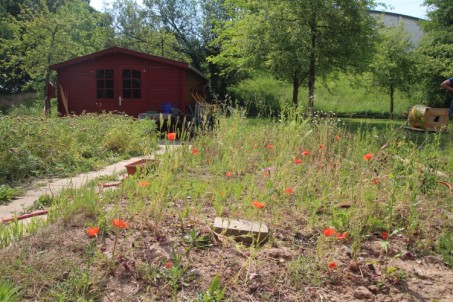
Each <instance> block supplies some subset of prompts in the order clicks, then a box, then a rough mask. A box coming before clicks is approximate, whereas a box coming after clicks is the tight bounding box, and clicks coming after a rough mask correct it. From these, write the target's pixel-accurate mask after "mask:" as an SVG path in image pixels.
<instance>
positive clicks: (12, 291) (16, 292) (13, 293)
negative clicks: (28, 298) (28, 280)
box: [0, 281, 21, 302]
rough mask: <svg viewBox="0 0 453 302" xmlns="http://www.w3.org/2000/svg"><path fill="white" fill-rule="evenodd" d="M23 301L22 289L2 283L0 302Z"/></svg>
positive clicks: (0, 282)
mask: <svg viewBox="0 0 453 302" xmlns="http://www.w3.org/2000/svg"><path fill="white" fill-rule="evenodd" d="M20 300H21V288H20V287H18V286H14V285H13V284H11V283H9V282H6V281H0V302H16V301H20Z"/></svg>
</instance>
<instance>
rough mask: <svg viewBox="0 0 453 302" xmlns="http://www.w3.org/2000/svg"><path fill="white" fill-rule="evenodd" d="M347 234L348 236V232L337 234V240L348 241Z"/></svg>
mask: <svg viewBox="0 0 453 302" xmlns="http://www.w3.org/2000/svg"><path fill="white" fill-rule="evenodd" d="M347 234H348V232H343V233H342V234H338V233H336V234H335V238H337V239H346V235H347Z"/></svg>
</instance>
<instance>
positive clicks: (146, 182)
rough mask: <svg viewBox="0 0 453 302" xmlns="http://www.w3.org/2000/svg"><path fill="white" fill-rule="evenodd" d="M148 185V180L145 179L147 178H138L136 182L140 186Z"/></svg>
mask: <svg viewBox="0 0 453 302" xmlns="http://www.w3.org/2000/svg"><path fill="white" fill-rule="evenodd" d="M149 185H150V182H149V181H147V180H140V181H139V182H138V186H139V187H142V188H144V187H147V186H149Z"/></svg>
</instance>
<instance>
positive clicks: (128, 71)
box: [123, 69, 131, 79]
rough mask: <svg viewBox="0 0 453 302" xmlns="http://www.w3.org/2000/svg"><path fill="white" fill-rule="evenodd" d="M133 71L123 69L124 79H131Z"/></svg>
mask: <svg viewBox="0 0 453 302" xmlns="http://www.w3.org/2000/svg"><path fill="white" fill-rule="evenodd" d="M130 78H131V71H130V70H129V69H123V79H130Z"/></svg>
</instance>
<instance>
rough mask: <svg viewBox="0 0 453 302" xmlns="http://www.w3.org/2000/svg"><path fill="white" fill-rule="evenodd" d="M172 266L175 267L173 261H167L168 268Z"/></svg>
mask: <svg viewBox="0 0 453 302" xmlns="http://www.w3.org/2000/svg"><path fill="white" fill-rule="evenodd" d="M172 266H173V263H171V261H167V263H165V267H166V268H171V267H172Z"/></svg>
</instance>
